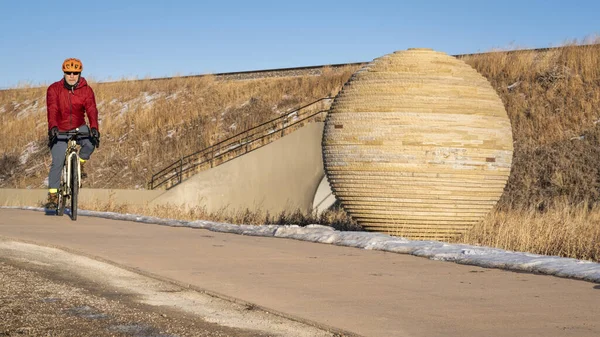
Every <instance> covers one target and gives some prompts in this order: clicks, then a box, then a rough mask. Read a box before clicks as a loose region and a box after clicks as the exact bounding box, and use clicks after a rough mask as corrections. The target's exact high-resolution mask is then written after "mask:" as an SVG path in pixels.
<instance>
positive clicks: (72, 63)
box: [62, 58, 83, 72]
mask: <svg viewBox="0 0 600 337" xmlns="http://www.w3.org/2000/svg"><path fill="white" fill-rule="evenodd" d="M62 70H63V72H66V71H77V72H81V71H82V70H83V64H82V63H81V61H80V60H79V59H75V58H68V59H66V60H65V62H63V64H62Z"/></svg>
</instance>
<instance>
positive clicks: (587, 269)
mask: <svg viewBox="0 0 600 337" xmlns="http://www.w3.org/2000/svg"><path fill="white" fill-rule="evenodd" d="M1 208H18V209H28V210H36V211H44V209H43V208H37V207H6V206H4V207H1ZM79 214H80V215H86V216H94V217H99V218H106V219H114V220H127V221H136V222H143V223H147V224H156V225H162V226H171V227H191V228H202V229H207V230H210V231H213V232H224V233H233V234H240V235H251V236H267V237H278V238H288V239H296V240H302V241H311V242H318V243H328V244H333V245H338V246H348V247H355V248H362V249H371V250H381V251H386V252H392V253H400V254H410V255H414V256H421V257H426V258H429V259H432V260H439V261H450V262H455V263H459V264H466V265H474V266H480V267H486V268H499V269H506V270H513V271H525V272H535V273H541V274H547V275H554V276H560V277H568V278H573V279H579V280H585V281H590V282H596V283H600V263H596V262H591V261H582V260H576V259H571V258H564V257H557V256H546V255H538V254H530V253H522V252H512V251H507V250H503V249H497V248H490V247H479V246H472V245H464V244H450V243H444V242H439V241H412V240H407V239H404V238H399V237H394V236H390V235H387V234H381V233H371V232H344V231H337V230H335V229H333V228H331V227H327V226H321V225H309V226H306V227H300V226H297V225H286V226H277V225H264V226H254V225H232V224H226V223H218V222H212V221H203V220H196V221H181V220H173V219H161V218H155V217H149V216H141V215H135V214H120V213H112V212H96V211H86V210H80V211H79Z"/></svg>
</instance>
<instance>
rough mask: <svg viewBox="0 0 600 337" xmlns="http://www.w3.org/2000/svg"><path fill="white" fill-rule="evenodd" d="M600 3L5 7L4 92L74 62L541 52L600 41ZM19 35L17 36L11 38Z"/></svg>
mask: <svg viewBox="0 0 600 337" xmlns="http://www.w3.org/2000/svg"><path fill="white" fill-rule="evenodd" d="M598 13H600V1H597V0H590V1H587V0H585V1H584V0H579V1H578V0H572V1H569V2H567V1H554V0H547V1H541V0H540V1H538V0H530V1H528V0H516V1H513V0H503V1H484V0H480V1H476V0H472V1H467V0H453V1H432V0H431V1H427V0H423V1H377V0H372V1H343V2H342V1H340V2H327V1H293V2H285V1H226V0H221V1H210V2H201V1H178V0H170V1H152V0H150V1H126V0H122V1H112V0H103V1H69V2H56V1H27V0H22V1H0V31H2V34H0V46H1V47H0V50H1V52H0V88H9V87H15V86H17V85H19V84H24V83H27V84H30V85H36V86H37V85H47V84H50V83H52V82H54V81H57V80H59V79H60V78H61V76H62V73H61V69H60V66H61V64H62V61H63V60H64V59H65V58H68V57H77V58H80V59H81V60H82V61H83V64H84V77H92V78H94V79H95V80H97V81H108V80H118V79H121V78H136V77H137V78H145V77H164V76H173V75H177V74H179V75H191V74H206V73H217V72H231V71H243V70H255V69H267V68H268V69H270V68H283V67H300V66H308V65H321V64H335V63H347V62H363V61H370V60H372V59H374V58H376V57H379V56H382V55H385V54H388V53H391V52H393V51H396V50H404V49H407V48H412V47H423V48H433V49H435V50H439V51H443V52H446V53H448V54H452V55H455V54H465V53H475V52H484V51H489V50H491V49H493V48H503V49H507V48H509V49H510V48H517V47H518V48H540V47H553V46H559V45H562V44H563V43H565V42H567V41H572V40H578V41H581V40H583V39H584V38H586V37H590V36H597V35H598V34H600V20H599V19H598ZM9 32H10V33H9Z"/></svg>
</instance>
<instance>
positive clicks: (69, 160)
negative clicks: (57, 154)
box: [63, 151, 81, 195]
mask: <svg viewBox="0 0 600 337" xmlns="http://www.w3.org/2000/svg"><path fill="white" fill-rule="evenodd" d="M73 157H75V159H76V160H75V162H76V163H77V183H78V185H79V186H77V187H81V170H80V163H79V156H78V155H77V152H76V151H69V154H68V156H67V158H66V163H65V164H66V165H65V168H66V169H65V170H64V171H63V174H64V176H63V181H64V182H65V185H66V187H67V188H66V190H67V191H69V193H68V194H69V195H70V194H71V191H72V190H71V179H70V178H71V174H72V172H73V168H72V167H71V163H72V160H73V159H72V158H73Z"/></svg>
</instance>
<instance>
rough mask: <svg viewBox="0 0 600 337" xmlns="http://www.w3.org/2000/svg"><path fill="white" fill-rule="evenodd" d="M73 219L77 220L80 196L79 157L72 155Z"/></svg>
mask: <svg viewBox="0 0 600 337" xmlns="http://www.w3.org/2000/svg"><path fill="white" fill-rule="evenodd" d="M70 179H71V220H73V221H75V220H77V199H78V196H79V158H78V157H77V156H72V157H71V177H70Z"/></svg>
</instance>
